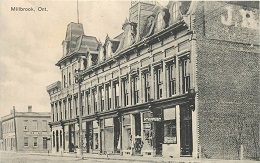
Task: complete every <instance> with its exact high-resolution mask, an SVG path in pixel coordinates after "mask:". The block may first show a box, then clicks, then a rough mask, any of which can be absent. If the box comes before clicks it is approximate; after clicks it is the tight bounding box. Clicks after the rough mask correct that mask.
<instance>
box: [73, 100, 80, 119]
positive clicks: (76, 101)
mask: <svg viewBox="0 0 260 163" xmlns="http://www.w3.org/2000/svg"><path fill="white" fill-rule="evenodd" d="M74 107H75V111H76V113H75V114H76V115H75V116H77V115H78V114H79V113H78V98H76V97H75V98H74Z"/></svg>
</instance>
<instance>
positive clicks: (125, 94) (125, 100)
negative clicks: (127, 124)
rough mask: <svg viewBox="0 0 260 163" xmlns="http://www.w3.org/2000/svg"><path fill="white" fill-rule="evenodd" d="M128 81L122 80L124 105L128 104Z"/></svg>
mask: <svg viewBox="0 0 260 163" xmlns="http://www.w3.org/2000/svg"><path fill="white" fill-rule="evenodd" d="M127 83H128V81H127V79H123V80H122V90H123V91H122V93H123V98H124V106H127V105H128V84H127Z"/></svg>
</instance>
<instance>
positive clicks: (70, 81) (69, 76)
mask: <svg viewBox="0 0 260 163" xmlns="http://www.w3.org/2000/svg"><path fill="white" fill-rule="evenodd" d="M69 85H71V73H69Z"/></svg>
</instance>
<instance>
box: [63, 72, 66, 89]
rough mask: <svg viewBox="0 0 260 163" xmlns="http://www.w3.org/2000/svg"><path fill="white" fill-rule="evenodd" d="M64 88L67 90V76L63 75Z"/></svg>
mask: <svg viewBox="0 0 260 163" xmlns="http://www.w3.org/2000/svg"><path fill="white" fill-rule="evenodd" d="M63 87H64V88H65V87H66V76H65V75H63Z"/></svg>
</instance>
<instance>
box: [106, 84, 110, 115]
mask: <svg viewBox="0 0 260 163" xmlns="http://www.w3.org/2000/svg"><path fill="white" fill-rule="evenodd" d="M110 92H111V86H110V84H107V85H106V103H107V104H106V105H107V110H110V109H111V93H110Z"/></svg>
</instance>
